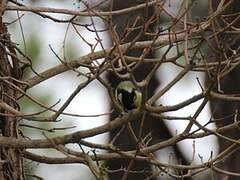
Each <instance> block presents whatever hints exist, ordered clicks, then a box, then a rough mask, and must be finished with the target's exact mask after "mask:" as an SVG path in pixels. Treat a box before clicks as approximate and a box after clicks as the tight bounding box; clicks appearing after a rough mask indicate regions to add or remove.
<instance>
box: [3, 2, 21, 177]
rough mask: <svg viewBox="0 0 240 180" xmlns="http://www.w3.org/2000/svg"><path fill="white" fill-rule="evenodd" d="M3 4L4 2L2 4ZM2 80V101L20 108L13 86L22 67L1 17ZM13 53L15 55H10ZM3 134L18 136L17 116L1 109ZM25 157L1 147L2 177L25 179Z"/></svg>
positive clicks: (16, 150)
mask: <svg viewBox="0 0 240 180" xmlns="http://www.w3.org/2000/svg"><path fill="white" fill-rule="evenodd" d="M1 5H2V4H1ZM0 36H1V40H0V41H1V46H0V76H1V78H2V80H1V82H0V87H1V88H0V91H1V97H0V98H1V100H0V101H1V103H6V104H7V105H8V106H10V107H12V108H14V109H18V108H19V107H18V104H17V94H18V93H17V90H16V89H15V88H14V87H13V86H12V84H13V85H16V86H18V83H17V80H20V78H21V68H20V65H19V61H18V60H17V59H16V52H15V49H14V47H13V46H12V42H11V40H10V36H9V34H8V31H7V28H6V26H5V25H4V23H3V22H2V17H0ZM8 53H11V54H12V55H14V56H11V57H10V56H9V55H8ZM0 112H1V116H0V120H1V125H2V127H1V129H2V136H7V137H14V138H17V137H18V129H17V124H18V123H17V118H16V117H13V116H11V112H10V111H8V110H7V108H5V109H0ZM22 163H23V157H22V154H21V150H20V149H14V148H8V147H0V179H6V180H23V179H24V175H23V165H22Z"/></svg>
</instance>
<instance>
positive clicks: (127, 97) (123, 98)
mask: <svg viewBox="0 0 240 180" xmlns="http://www.w3.org/2000/svg"><path fill="white" fill-rule="evenodd" d="M117 94H118V101H119V103H121V104H122V106H123V108H124V110H125V111H128V110H132V109H135V108H136V106H135V105H134V100H135V98H136V93H135V89H132V91H130V92H129V91H126V90H124V89H118V90H117ZM119 98H120V99H119Z"/></svg>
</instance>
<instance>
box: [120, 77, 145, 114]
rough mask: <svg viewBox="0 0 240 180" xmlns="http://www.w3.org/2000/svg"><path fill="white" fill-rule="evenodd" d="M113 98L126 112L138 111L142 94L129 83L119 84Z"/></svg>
mask: <svg viewBox="0 0 240 180" xmlns="http://www.w3.org/2000/svg"><path fill="white" fill-rule="evenodd" d="M115 97H116V100H117V102H118V103H119V104H120V105H121V106H122V107H123V110H124V111H126V112H127V111H130V110H133V109H139V108H140V106H141V103H142V93H141V91H140V90H139V89H138V88H137V87H136V86H135V85H134V84H133V83H132V82H131V81H122V82H120V83H119V84H118V86H117V88H116V89H115Z"/></svg>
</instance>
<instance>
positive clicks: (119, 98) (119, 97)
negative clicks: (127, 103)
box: [117, 93, 122, 104]
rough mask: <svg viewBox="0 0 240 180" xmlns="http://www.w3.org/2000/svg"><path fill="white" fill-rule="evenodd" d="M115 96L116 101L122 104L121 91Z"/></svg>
mask: <svg viewBox="0 0 240 180" xmlns="http://www.w3.org/2000/svg"><path fill="white" fill-rule="evenodd" d="M117 98H118V101H119V102H120V103H121V104H122V93H119V94H118V97H117Z"/></svg>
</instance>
